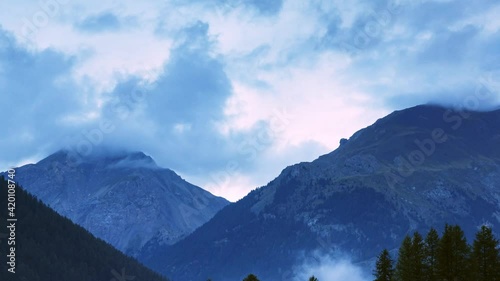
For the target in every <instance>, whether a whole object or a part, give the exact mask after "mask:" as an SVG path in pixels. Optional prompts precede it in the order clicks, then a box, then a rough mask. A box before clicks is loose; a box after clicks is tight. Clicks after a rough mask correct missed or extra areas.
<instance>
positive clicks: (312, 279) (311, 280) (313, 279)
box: [309, 275, 318, 281]
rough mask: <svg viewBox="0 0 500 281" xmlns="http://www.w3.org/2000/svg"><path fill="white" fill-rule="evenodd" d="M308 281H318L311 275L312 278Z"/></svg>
mask: <svg viewBox="0 0 500 281" xmlns="http://www.w3.org/2000/svg"><path fill="white" fill-rule="evenodd" d="M309 281H318V278H316V277H314V275H313V276H311V277H309Z"/></svg>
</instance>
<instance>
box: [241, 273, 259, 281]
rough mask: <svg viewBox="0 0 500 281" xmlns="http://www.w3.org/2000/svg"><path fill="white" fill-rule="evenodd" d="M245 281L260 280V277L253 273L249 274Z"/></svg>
mask: <svg viewBox="0 0 500 281" xmlns="http://www.w3.org/2000/svg"><path fill="white" fill-rule="evenodd" d="M243 281H259V278H257V276H255V275H253V274H249V275H248V276H247V277H245V279H243Z"/></svg>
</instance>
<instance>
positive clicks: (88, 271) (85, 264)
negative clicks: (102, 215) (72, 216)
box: [0, 177, 166, 281]
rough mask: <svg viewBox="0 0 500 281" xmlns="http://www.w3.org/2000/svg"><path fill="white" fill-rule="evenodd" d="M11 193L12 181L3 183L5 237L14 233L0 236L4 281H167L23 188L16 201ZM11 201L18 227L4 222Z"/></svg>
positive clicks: (0, 268)
mask: <svg viewBox="0 0 500 281" xmlns="http://www.w3.org/2000/svg"><path fill="white" fill-rule="evenodd" d="M14 181H15V177H14ZM7 187H8V183H7V181H6V180H5V179H4V178H3V177H0V194H1V195H0V206H2V208H1V209H0V215H1V217H2V230H1V232H5V231H7V232H9V233H8V234H7V233H0V235H1V236H0V252H1V253H2V255H0V280H10V281H22V280H29V281H52V280H74V281H80V280H81V281H84V280H85V281H86V280H103V281H108V280H148V281H166V279H164V278H163V277H161V276H159V275H158V274H156V273H154V272H152V271H151V270H149V269H147V268H146V267H144V266H143V265H141V264H139V263H138V262H137V261H135V260H134V259H132V258H130V257H127V256H125V255H124V254H123V253H121V252H119V251H118V250H116V249H114V248H113V247H112V246H111V245H109V244H107V243H106V242H104V241H102V240H100V239H97V238H95V237H94V236H92V235H91V234H90V233H89V232H87V231H86V230H85V229H83V228H82V227H80V226H78V225H75V224H74V223H73V222H71V221H70V220H69V219H67V218H63V217H62V216H60V215H59V214H57V213H56V212H54V211H53V210H51V209H50V208H48V207H47V206H46V205H45V204H43V203H41V202H40V201H39V200H37V199H36V198H35V197H33V196H32V195H30V194H28V193H27V192H26V191H24V190H23V189H22V188H20V187H19V186H17V187H15V196H10V197H8V194H12V193H11V192H9V193H8V188H7ZM11 197H12V198H15V202H14V203H15V209H12V211H14V214H15V218H16V219H17V221H16V222H6V220H5V218H6V217H8V216H7V214H8V210H7V198H11ZM9 202H12V201H11V200H9ZM11 206H12V205H11ZM9 212H10V211H9ZM9 218H11V217H10V216H9ZM11 223H14V224H15V225H14V227H13V228H9V229H6V228H5V226H6V225H8V224H9V225H10V224H11ZM11 231H12V232H11ZM11 233H14V235H12V234H11ZM10 237H15V239H11V238H10ZM12 248H14V251H12ZM7 255H9V257H7ZM7 259H8V260H7ZM8 262H9V263H11V262H13V263H11V264H9V263H8ZM12 266H13V267H12ZM8 269H10V270H12V271H13V272H14V273H13V272H9V271H8Z"/></svg>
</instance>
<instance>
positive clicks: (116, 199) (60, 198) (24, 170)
mask: <svg viewBox="0 0 500 281" xmlns="http://www.w3.org/2000/svg"><path fill="white" fill-rule="evenodd" d="M16 173H17V175H18V176H17V180H18V182H19V183H20V184H22V185H24V186H26V190H27V191H28V192H30V193H31V194H33V195H35V196H36V197H37V198H38V199H40V200H42V201H43V202H44V203H45V204H47V205H48V206H50V207H51V208H53V209H54V210H55V211H57V212H58V213H59V214H61V215H63V216H65V217H67V218H69V219H71V220H72V221H73V222H75V223H77V224H78V225H81V226H83V227H84V228H85V229H87V230H88V231H90V232H91V233H92V234H94V235H95V236H96V237H98V238H101V239H103V240H105V241H106V242H108V243H110V244H111V245H113V246H114V247H116V248H117V249H119V250H120V251H122V252H124V253H126V254H127V255H131V256H136V255H138V254H139V252H140V251H141V249H142V247H143V246H144V245H145V244H146V243H147V242H149V241H154V242H155V245H170V244H173V243H175V242H177V241H178V240H180V239H181V238H183V237H185V236H187V235H188V234H189V233H191V232H192V231H194V230H195V229H196V228H198V227H199V226H201V225H202V224H203V223H205V222H207V221H208V220H209V219H210V218H212V217H213V216H214V215H215V213H217V211H219V210H220V209H221V208H223V207H224V206H226V205H227V204H229V202H228V201H227V200H225V199H224V198H221V197H216V196H214V195H212V194H211V193H209V192H207V191H205V190H203V189H201V188H200V187H198V186H195V185H192V184H190V183H188V182H186V181H185V180H183V179H182V178H181V177H180V176H178V175H177V174H176V173H175V172H173V171H172V170H169V169H165V168H160V167H159V166H158V165H156V163H155V162H154V160H153V159H152V158H151V157H150V156H147V155H145V154H144V153H142V152H126V151H119V150H111V149H95V151H94V152H92V153H88V155H83V156H82V155H80V154H77V153H76V152H74V151H68V150H61V151H59V152H57V153H54V154H52V155H50V156H49V157H47V158H45V159H43V160H41V161H40V162H38V163H36V164H29V165H25V166H23V167H20V168H18V169H17V172H16Z"/></svg>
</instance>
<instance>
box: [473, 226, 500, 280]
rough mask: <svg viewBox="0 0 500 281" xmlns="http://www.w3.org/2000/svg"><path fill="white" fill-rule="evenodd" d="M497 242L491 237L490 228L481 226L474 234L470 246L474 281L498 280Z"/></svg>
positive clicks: (499, 262)
mask: <svg viewBox="0 0 500 281" xmlns="http://www.w3.org/2000/svg"><path fill="white" fill-rule="evenodd" d="M498 246H499V242H498V240H497V239H495V237H494V236H493V232H492V230H491V228H489V227H487V226H484V225H483V226H482V227H481V229H480V230H479V231H478V232H477V233H476V239H475V240H474V243H473V246H472V254H471V260H472V264H473V266H474V269H473V273H474V280H477V281H498V280H500V256H499V250H498Z"/></svg>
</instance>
